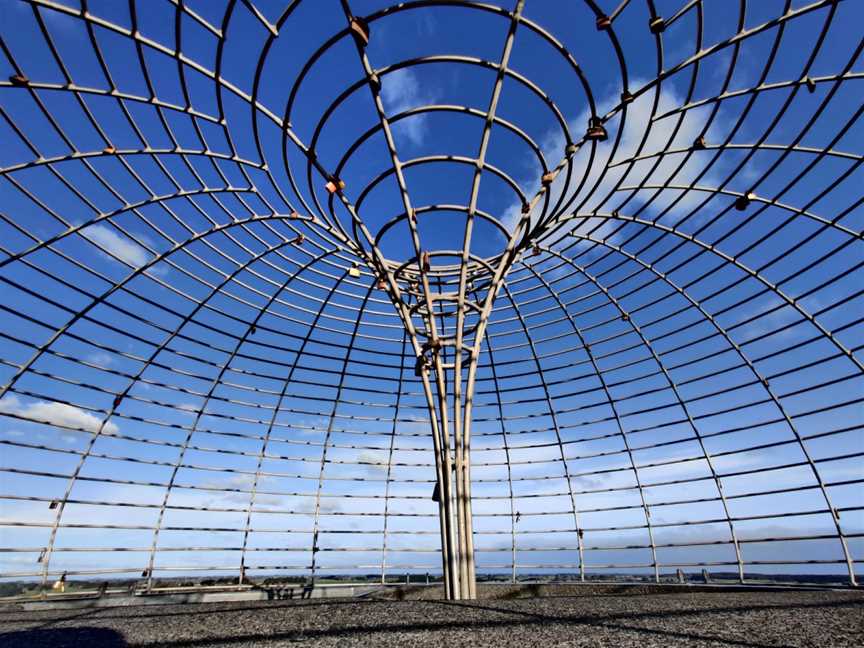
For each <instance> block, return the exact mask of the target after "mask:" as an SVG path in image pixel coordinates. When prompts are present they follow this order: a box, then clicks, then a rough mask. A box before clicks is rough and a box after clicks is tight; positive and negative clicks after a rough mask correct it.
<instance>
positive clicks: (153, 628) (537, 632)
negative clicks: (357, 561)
mask: <svg viewBox="0 0 864 648" xmlns="http://www.w3.org/2000/svg"><path fill="white" fill-rule="evenodd" d="M550 591H551V592H554V593H555V595H554V596H552V595H547V596H540V597H536V596H535V597H532V598H522V596H523V595H524V594H525V593H526V592H527V593H531V594H536V593H540V594H546V593H548V592H550ZM432 593H433V592H430V591H429V590H425V591H424V593H423V594H419V593H418V592H417V591H416V590H415V591H414V592H408V593H407V594H404V595H400V594H399V592H398V591H397V592H390V593H388V595H387V596H388V598H390V599H391V600H384V599H360V600H358V599H329V600H320V599H315V600H306V601H266V602H248V601H247V602H235V603H201V604H187V605H149V606H135V607H124V608H107V609H106V608H102V609H90V610H44V611H35V612H25V611H23V610H16V609H10V608H6V609H2V610H0V646H9V647H10V648H11V647H12V646H15V647H16V648H17V647H21V648H24V647H26V646H85V645H86V646H109V647H110V646H156V645H160V646H177V647H178V648H179V647H181V646H189V647H195V646H234V647H238V648H239V647H241V646H287V645H297V644H306V645H309V646H352V645H358V646H370V647H371V646H375V647H377V646H436V648H440V647H441V646H462V645H471V646H494V647H495V648H503V647H504V646H527V645H531V644H538V645H539V646H542V648H550V647H552V646H640V647H643V646H675V645H681V646H684V645H686V646H754V647H761V646H825V647H827V646H844V647H845V646H864V595H862V593H860V592H829V591H803V592H802V591H798V592H796V591H772V592H765V591H672V592H669V591H663V592H658V591H656V590H653V591H652V590H650V589H647V590H646V588H639V589H627V590H624V589H623V588H614V587H613V588H606V589H604V588H600V587H591V588H590V589H589V588H588V587H581V588H580V587H567V588H556V589H554V590H553V589H552V588H540V589H539V590H538V589H537V588H535V589H533V590H531V589H528V590H526V589H524V588H523V589H520V590H515V589H512V590H511V589H510V588H494V594H490V592H489V590H487V591H486V592H485V597H484V598H483V600H478V601H471V602H463V603H449V602H446V601H441V600H419V598H416V597H418V596H422V597H425V598H428V597H430V594H432ZM491 596H494V597H495V598H490V597H491ZM395 598H403V599H404V600H392V599H395ZM412 598H413V600H412Z"/></svg>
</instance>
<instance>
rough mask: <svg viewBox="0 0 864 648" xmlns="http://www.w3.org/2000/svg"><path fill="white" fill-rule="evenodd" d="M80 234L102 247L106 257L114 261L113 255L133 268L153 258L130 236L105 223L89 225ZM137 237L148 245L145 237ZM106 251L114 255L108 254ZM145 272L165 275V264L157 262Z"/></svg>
mask: <svg viewBox="0 0 864 648" xmlns="http://www.w3.org/2000/svg"><path fill="white" fill-rule="evenodd" d="M81 235H82V236H83V237H84V238H86V239H89V240H90V241H92V242H93V243H94V244H96V245H97V246H99V247H100V248H102V250H103V251H102V254H103V256H105V257H106V258H108V259H111V260H112V261H114V260H115V258H114V257H116V258H117V259H120V260H121V261H123V262H125V263H128V264H129V265H130V266H132V267H133V268H140V267H141V266H143V265H145V264H147V263H149V262H150V261H151V260H152V258H153V255H152V254H150V252H148V251H147V250H146V249H144V248H143V247H141V246H140V245H138V244H137V243H136V242H135V241H133V240H132V239H131V238H129V237H127V236H124V235H122V234H119V233H118V232H117V231H116V230H114V229H113V228H110V227H108V226H106V225H98V224H97V225H90V226H89V227H86V228H85V229H83V230H81ZM139 238H141V239H142V240H144V241H145V242H146V243H147V244H148V245H150V243H149V241H148V240H147V239H146V237H143V236H139ZM108 253H110V254H112V255H114V256H110V255H109V254H108ZM147 272H150V273H152V274H156V275H165V274H166V273H167V266H164V265H160V264H157V265H155V266H153V267H151V268H149V269H148V270H147Z"/></svg>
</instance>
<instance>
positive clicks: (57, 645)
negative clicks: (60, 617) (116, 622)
mask: <svg viewBox="0 0 864 648" xmlns="http://www.w3.org/2000/svg"><path fill="white" fill-rule="evenodd" d="M0 645H3V646H9V647H10V648H11V647H12V646H15V648H30V647H31V646H33V647H34V648H35V647H36V646H39V648H42V647H48V646H50V647H51V648H65V647H66V646H88V648H89V647H90V646H93V647H95V646H99V647H100V648H102V647H104V648H121V647H125V646H126V645H127V644H126V640H125V639H123V635H121V634H120V633H119V632H117V631H116V630H111V629H109V628H88V627H83V628H36V629H34V630H19V631H17V632H9V633H0Z"/></svg>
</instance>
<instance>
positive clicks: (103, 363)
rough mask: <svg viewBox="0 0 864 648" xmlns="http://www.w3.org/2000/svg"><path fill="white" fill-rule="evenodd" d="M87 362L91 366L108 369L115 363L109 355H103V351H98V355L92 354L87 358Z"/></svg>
mask: <svg viewBox="0 0 864 648" xmlns="http://www.w3.org/2000/svg"><path fill="white" fill-rule="evenodd" d="M86 359H87V362H89V363H90V364H94V365H98V366H100V367H108V366H110V365H111V363H112V362H113V361H114V358H112V357H111V356H110V355H109V354H107V353H103V352H102V351H97V352H96V353H91V354H90V355H88V356H87V358H86Z"/></svg>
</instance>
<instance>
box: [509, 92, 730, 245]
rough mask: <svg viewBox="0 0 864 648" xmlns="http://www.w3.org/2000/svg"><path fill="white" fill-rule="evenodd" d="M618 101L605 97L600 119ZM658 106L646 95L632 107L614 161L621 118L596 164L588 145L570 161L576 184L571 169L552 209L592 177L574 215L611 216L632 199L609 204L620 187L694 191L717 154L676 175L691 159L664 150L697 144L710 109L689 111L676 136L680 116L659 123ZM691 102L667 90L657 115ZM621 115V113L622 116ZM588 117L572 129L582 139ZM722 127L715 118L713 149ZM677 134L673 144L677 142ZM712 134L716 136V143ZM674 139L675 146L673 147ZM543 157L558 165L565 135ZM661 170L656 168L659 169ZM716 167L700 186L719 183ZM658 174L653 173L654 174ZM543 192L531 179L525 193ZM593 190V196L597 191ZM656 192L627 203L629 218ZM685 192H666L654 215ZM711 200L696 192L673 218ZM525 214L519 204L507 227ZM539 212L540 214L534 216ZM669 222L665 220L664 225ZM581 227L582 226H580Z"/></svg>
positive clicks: (695, 157)
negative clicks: (690, 188)
mask: <svg viewBox="0 0 864 648" xmlns="http://www.w3.org/2000/svg"><path fill="white" fill-rule="evenodd" d="M641 85H642V82H640V81H638V80H637V81H635V82H634V83H633V84H632V87H640V86H641ZM618 101H619V98H618V95H617V94H611V95H609V96H607V97H604V98H603V99H602V100H601V101H599V102H598V113H600V114H603V113H604V112H606V111H607V110H608V109H609V108H611V107H612V106H614V105H615V104H617V103H618ZM653 103H654V93H653V92H646V93H643V94H642V95H640V96H639V98H637V99H636V100H635V101H634V102H633V103H632V104H630V105H629V106H628V107H627V119H626V122H625V123H624V126H623V127H624V131H623V132H622V133H621V140H620V142H619V144H618V148H617V150H616V151H615V158H614V160H613V159H612V158H611V156H612V150H613V146H614V144H615V139H616V135H617V129H618V128H619V124H620V119H619V118H618V117H616V118H613V119H611V120H609V121H608V122H607V123H606V129H607V131H608V135H609V137H608V140H607V141H605V142H602V143H599V144H598V145H597V149H596V154H595V157H594V160H593V162H591V165H590V168H589V166H588V165H589V161H590V152H591V146H590V144H586V145H583V146H582V148H581V149H580V150H579V151H578V152H577V153H576V154H575V155H574V157H573V159H572V160H571V162H570V164H571V168H572V174H571V181H570V184H569V185H566V184H565V181H566V177H567V174H566V169H564V170H562V172H561V173H560V174H559V175H558V178H557V179H556V180H555V181H554V182H553V184H552V187H551V190H550V191H551V193H550V195H551V198H552V200H551V201H550V205H552V206H554V205H555V203H556V202H557V200H558V198H559V197H560V196H561V194H562V192H564V193H565V194H566V196H567V198H568V200H569V198H570V197H571V196H572V194H573V192H574V191H575V189H576V188H577V187H578V185H579V183H580V182H581V180H582V177H583V176H585V175H587V181H586V182H585V184H584V186H583V188H582V190H581V191H580V192H579V193H578V194H577V195H576V199H575V200H573V201H572V203H571V208H570V209H568V210H567V211H568V212H570V211H572V209H573V208H574V207H576V206H579V205H580V204H581V203H582V202H583V201H584V205H582V206H581V207H579V210H578V211H579V213H580V214H582V215H586V214H591V213H593V212H595V211H602V212H610V211H612V210H613V209H615V208H616V207H617V206H618V205H619V204H621V202H623V201H624V200H625V199H626V198H628V197H631V196H633V192H632V191H623V190H620V189H619V190H617V191H616V192H615V193H614V194H613V195H612V197H610V198H608V199H607V196H608V195H609V192H610V191H612V190H613V189H614V188H615V186H616V185H617V184H618V183H619V181H620V186H622V187H634V186H639V185H641V184H642V183H644V184H647V185H662V184H664V183H665V182H667V181H668V182H669V183H670V184H672V185H685V186H686V185H690V184H691V183H693V182H694V181H695V180H696V177H697V176H698V175H699V173H700V172H701V171H702V170H703V169H704V166H705V164H706V163H707V161H708V160H709V159H710V158H711V157H712V156H713V155H714V154H715V152H712V151H697V152H694V153H692V154H691V156H690V158H689V159H687V161H686V163H684V165H683V167H682V168H681V169H680V170H679V171H677V172H676V169H677V168H678V166H679V165H680V164H681V163H682V162H683V161H684V158H685V156H686V155H687V153H672V154H670V153H665V154H662V151H663V150H665V149H687V148H689V147H691V146H692V144H693V142H694V141H695V140H696V138H697V137H698V136H699V135H700V133H702V131H703V129H704V123H705V120H706V118H707V117H708V111H709V108H708V107H704V108H699V109H694V110H689V111H687V112H686V113H685V116H684V117H683V119H682V120H681V123H680V125H679V126H678V129H677V131H675V127H676V124H677V123H678V116H677V115H673V116H670V117H667V118H665V119H662V120H660V121H654V122H652V106H653ZM685 103H686V102H685V100H684V98H683V97H681V96H679V95H678V94H677V93H676V92H675V91H674V90H673V89H669V88H663V89H661V91H660V97H659V100H658V107H657V110H656V111H655V112H654V114H655V115H659V114H663V113H665V112H667V111H669V110H672V109H674V108H677V107H679V106H682V105H684V104H685ZM619 114H620V113H619ZM588 118H589V113H588V111H587V110H586V111H585V112H584V113H583V114H581V115H580V116H579V117H578V118H576V119H575V120H573V121H571V122H570V124H569V128H570V130H571V132H572V133H573V134H574V137H578V136H579V135H580V134H582V133H584V132H585V130H586V128H587V126H588ZM723 121H724V120H722V116H721V115H717V116H715V119H714V120H713V122H712V127H711V129H710V130H709V132H708V134H707V136H706V139H707V140H708V144H709V145H710V143H711V142H712V141H714V140H716V139H719V133H720V132H724V131H723ZM646 130H647V131H648V136H647V138H646V139H645V144H644V145H643V146H642V148H641V149H640V147H639V145H640V143H641V142H642V138H643V136H644V134H645V132H646ZM673 132H674V133H675V135H674V138H673V137H672V134H673ZM712 134H717V135H716V136H715V137H712ZM670 139H671V142H670ZM542 150H543V155H544V157H545V158H546V159H547V161H548V162H549V164H556V163H557V162H558V161H559V160H560V159H561V158H562V157H563V155H564V150H565V140H564V137H563V135H562V134H561V133H560V132H558V131H556V132H555V133H554V134H551V135H550V136H549V137H547V138H546V140H545V141H544V142H543V146H542ZM656 154H661V158H660V162H659V164H658V163H657V158H654V157H648V159H643V160H639V161H636V162H633V163H628V164H623V165H621V166H618V167H615V168H612V169H607V166H608V165H609V164H610V163H611V164H617V163H619V162H622V161H625V160H629V159H631V158H633V157H635V156H637V155H638V156H639V157H644V156H651V155H656ZM655 164H656V168H654V165H655ZM717 168H718V167H717V163H715V165H714V166H713V167H712V170H711V171H709V172H708V173H707V174H706V175H703V176H702V177H701V178H700V180H699V182H698V185H700V186H701V185H711V184H712V182H713V181H714V180H715V179H717V178H718V172H717ZM652 169H653V170H652ZM604 170H606V173H605V175H604V176H603V178H602V179H601V178H600V176H601V174H602V173H603V171H604ZM538 186H539V178H534V179H532V181H531V182H527V183H525V185H524V186H523V190H524V191H525V193H526V195H529V196H532V195H534V193H535V192H536V190H537V187H538ZM592 190H593V191H592ZM655 192H656V190H652V189H645V190H642V191H641V192H638V193H637V194H636V195H635V196H634V197H632V199H631V200H630V201H629V202H628V204H627V208H626V213H632V212H633V211H635V210H637V209H638V208H639V207H640V206H641V205H642V204H644V202H645V201H646V200H647V199H649V198H651V197H652V196H653V194H654V193H655ZM681 193H682V192H681V191H680V190H675V189H664V190H663V191H662V193H661V194H660V195H659V196H658V197H657V198H655V199H654V200H653V202H652V206H651V208H650V209H651V210H652V212H657V211H660V210H663V209H664V208H665V207H667V206H668V205H670V204H671V203H672V201H673V200H675V199H676V198H678V197H679V196H680V195H681ZM705 196H706V194H705V193H704V192H701V191H691V192H689V193H687V194H686V195H685V196H684V197H683V198H682V199H681V200H679V201H678V202H677V203H676V205H675V207H674V208H673V209H672V210H671V211H670V214H674V215H675V216H680V215H682V214H683V212H684V211H686V210H689V209H692V208H693V207H695V206H696V205H697V204H698V203H699V202H700V201H702V200H703V199H704V198H705ZM520 211H521V205H519V204H517V203H514V204H513V205H511V206H510V207H509V208H508V209H507V210H505V213H504V214H503V216H502V217H503V221H504V225H505V226H506V227H507V228H508V229H510V230H511V231H512V229H513V227H514V226H515V224H516V222H517V220H518V218H519V216H520ZM534 211H535V212H537V211H538V210H537V209H536V208H535V210H534ZM536 217H537V214H536V213H532V218H534V219H536ZM664 220H665V219H664ZM594 225H596V221H594V222H591V223H590V226H591V227H593V226H594ZM617 225H620V223H614V222H613V223H609V224H607V225H605V226H603V227H601V228H600V229H598V230H597V231H596V232H594V234H593V237H595V238H602V236H603V235H604V234H605V233H607V232H608V231H609V230H611V229H613V228H614V227H616V226H617ZM577 227H578V225H577Z"/></svg>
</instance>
